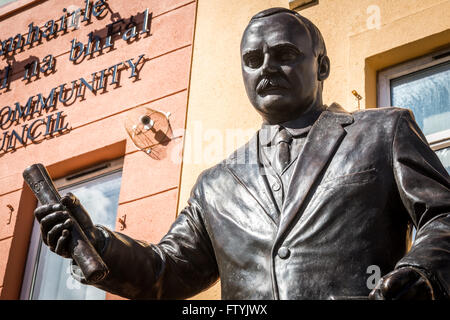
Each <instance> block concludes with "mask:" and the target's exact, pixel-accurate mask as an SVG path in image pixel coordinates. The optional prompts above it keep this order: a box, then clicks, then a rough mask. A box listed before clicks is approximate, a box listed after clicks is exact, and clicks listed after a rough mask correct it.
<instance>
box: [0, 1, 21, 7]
mask: <svg viewBox="0 0 450 320" xmlns="http://www.w3.org/2000/svg"><path fill="white" fill-rule="evenodd" d="M14 1H17V0H0V7H3V6H4V5H7V4H8V3H11V2H14Z"/></svg>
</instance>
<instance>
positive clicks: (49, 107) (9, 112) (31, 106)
mask: <svg viewBox="0 0 450 320" xmlns="http://www.w3.org/2000/svg"><path fill="white" fill-rule="evenodd" d="M107 9H108V5H107V4H106V0H97V1H95V2H94V1H91V0H84V3H83V9H82V8H76V9H74V10H68V9H66V8H63V9H62V15H61V16H60V17H59V18H57V19H51V20H49V21H47V22H46V23H45V24H44V26H42V27H39V26H36V25H35V24H34V23H33V22H32V23H30V24H29V25H28V31H27V33H26V34H25V33H19V34H17V35H15V36H11V37H9V38H8V39H6V40H3V41H1V40H0V43H1V46H0V56H4V58H5V59H6V60H8V58H11V57H13V56H14V55H15V54H16V53H17V52H23V51H25V50H27V49H29V48H32V47H33V45H34V44H35V43H36V44H38V43H39V42H40V41H43V40H44V39H45V40H46V41H47V42H48V41H51V40H53V39H55V37H57V36H58V35H59V34H63V33H67V32H70V31H73V30H77V29H79V28H81V27H82V26H83V25H84V24H88V23H90V21H91V20H92V19H93V18H97V19H102V18H104V17H105V16H106V15H108V13H109V12H108V10H107ZM112 18H113V17H112ZM151 18H152V16H151V14H150V13H149V10H148V9H146V10H145V11H144V12H140V13H137V14H136V15H135V16H131V17H130V18H129V19H113V21H114V22H113V23H110V24H107V25H106V26H105V29H104V31H106V36H103V37H102V36H101V35H100V33H99V32H97V34H96V33H94V32H91V33H89V34H88V35H87V37H86V39H77V38H74V39H72V41H71V42H70V47H69V48H68V49H69V50H70V53H69V55H68V59H69V60H70V61H71V62H72V63H73V64H76V65H78V64H81V63H83V61H84V59H85V58H86V57H89V58H95V56H94V54H96V53H104V52H105V50H113V48H114V43H115V42H116V41H124V42H126V43H127V44H132V43H133V40H135V39H138V38H139V37H141V36H144V35H149V34H150V25H151ZM25 35H26V36H25ZM144 62H145V55H144V54H142V55H140V56H138V57H132V58H130V59H127V60H126V61H119V62H117V63H115V64H113V65H112V66H110V67H108V68H105V69H101V70H94V71H93V72H91V73H90V75H89V76H86V77H81V78H77V79H73V81H71V82H69V83H62V84H60V85H58V86H56V87H54V88H53V89H51V90H50V92H44V93H42V92H41V93H36V94H34V95H32V96H30V97H29V98H28V99H27V100H26V101H17V102H15V103H14V104H10V105H3V106H2V105H0V132H1V134H0V155H1V154H4V153H7V152H10V151H14V150H15V149H16V148H17V145H23V146H26V145H27V144H29V143H35V142H37V141H41V140H42V139H48V138H51V137H53V136H55V135H57V134H62V133H65V132H68V131H69V130H70V125H69V122H68V119H66V115H65V114H64V112H63V111H58V106H60V105H65V106H68V105H70V104H72V103H73V102H74V101H76V100H77V99H84V95H85V93H86V92H87V91H90V92H92V93H94V94H95V93H96V92H97V91H99V90H104V89H105V88H106V86H107V85H114V84H118V81H119V80H118V78H119V76H118V74H119V73H120V72H121V71H123V70H125V69H126V70H127V72H129V77H128V78H137V77H138V74H139V71H140V70H141V68H142V66H143V64H144ZM55 65H56V58H55V57H54V56H53V55H52V54H48V55H46V56H45V57H44V58H42V59H35V60H34V61H32V62H30V63H28V64H27V65H25V67H23V70H13V69H14V67H13V66H12V65H11V64H8V65H7V66H6V67H4V68H3V69H2V70H0V94H2V93H3V94H4V93H6V92H9V91H11V88H10V86H11V75H12V74H16V73H18V72H19V73H20V72H22V73H23V77H22V79H21V80H22V81H26V82H31V81H35V80H37V79H39V74H40V73H42V74H46V75H48V76H51V75H52V74H54V73H56V70H55Z"/></svg>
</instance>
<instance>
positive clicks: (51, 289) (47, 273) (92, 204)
mask: <svg viewBox="0 0 450 320" xmlns="http://www.w3.org/2000/svg"><path fill="white" fill-rule="evenodd" d="M121 177H122V172H116V173H113V174H109V175H106V176H102V177H100V178H97V179H95V180H90V181H87V182H83V183H80V184H77V185H75V186H71V187H68V188H63V189H61V190H60V193H61V195H65V194H67V193H68V192H72V193H73V194H75V195H76V196H77V197H78V198H79V199H80V201H81V203H82V204H83V206H84V207H85V209H86V210H87V211H88V212H89V214H90V216H91V218H92V221H93V222H94V224H101V225H104V226H106V227H108V228H110V229H114V228H115V220H116V215H117V207H118V203H119V192H120V183H121ZM70 263H71V259H64V258H61V257H60V256H58V255H56V254H55V253H53V252H51V251H50V250H49V249H48V247H47V246H46V245H44V244H41V246H40V253H39V260H38V265H37V270H36V276H35V281H34V284H33V289H32V292H33V293H32V299H33V300H43V299H49V300H61V299H64V300H102V299H105V295H106V293H105V292H104V291H102V290H100V289H97V288H95V287H93V286H86V285H83V284H81V283H79V282H78V281H76V280H75V279H73V278H72V276H71V275H70Z"/></svg>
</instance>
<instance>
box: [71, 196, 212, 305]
mask: <svg viewBox="0 0 450 320" xmlns="http://www.w3.org/2000/svg"><path fill="white" fill-rule="evenodd" d="M195 189H196V188H194V190H195ZM102 229H103V233H104V234H105V233H106V244H105V246H104V249H103V252H102V253H101V256H102V258H103V260H104V262H105V263H106V265H107V266H108V268H109V270H110V272H109V274H108V275H107V277H106V278H105V279H103V280H102V281H100V282H98V283H96V284H94V286H96V287H98V288H100V289H102V290H106V291H109V292H111V293H114V294H117V295H120V296H123V297H126V298H129V299H185V298H188V297H191V296H193V295H195V294H197V293H199V292H201V291H203V290H205V289H207V288H208V287H209V286H211V285H212V284H213V283H214V282H216V281H217V279H218V268H217V262H216V260H215V255H214V252H213V248H212V245H211V241H210V239H209V236H208V233H207V231H206V228H205V225H204V221H203V218H202V212H201V208H200V206H199V204H198V202H197V199H196V196H195V194H194V191H193V193H192V195H191V198H190V200H189V204H188V206H187V207H186V208H185V209H184V210H183V211H181V213H180V214H179V216H178V218H177V219H176V220H175V222H174V223H173V224H172V226H171V228H170V230H169V232H168V233H167V234H166V235H165V236H164V237H163V239H162V240H161V241H160V243H159V244H157V245H154V244H147V243H146V242H144V241H138V240H134V239H132V238H130V237H128V236H126V235H124V234H121V233H119V232H112V231H110V230H108V229H106V228H104V227H103V228H102ZM72 275H73V276H74V278H76V279H77V280H79V281H80V282H82V283H86V281H85V279H84V277H82V276H81V275H80V271H79V269H78V268H77V266H76V265H73V267H72Z"/></svg>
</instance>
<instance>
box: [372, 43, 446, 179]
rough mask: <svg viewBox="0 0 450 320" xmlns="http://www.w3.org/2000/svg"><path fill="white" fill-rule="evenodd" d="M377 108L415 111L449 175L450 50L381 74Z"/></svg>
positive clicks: (420, 125) (418, 120) (419, 122)
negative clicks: (394, 107) (400, 108)
mask: <svg viewBox="0 0 450 320" xmlns="http://www.w3.org/2000/svg"><path fill="white" fill-rule="evenodd" d="M378 106H379V107H386V106H396V107H403V108H408V109H410V110H412V111H413V113H414V116H415V119H416V122H417V124H418V125H419V127H420V128H421V130H422V131H423V133H424V135H425V136H426V138H427V140H428V143H429V144H430V146H431V148H432V149H433V150H435V151H436V154H437V155H438V157H439V158H440V160H441V162H442V163H443V165H444V167H445V168H446V169H447V171H449V172H450V50H448V49H447V50H446V51H440V52H436V53H434V54H431V55H428V56H425V57H423V58H420V59H416V60H414V61H410V62H407V63H404V64H401V65H398V66H396V67H392V68H389V69H386V70H384V71H382V72H380V73H379V75H378Z"/></svg>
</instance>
